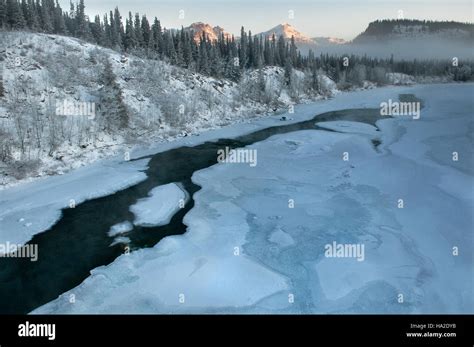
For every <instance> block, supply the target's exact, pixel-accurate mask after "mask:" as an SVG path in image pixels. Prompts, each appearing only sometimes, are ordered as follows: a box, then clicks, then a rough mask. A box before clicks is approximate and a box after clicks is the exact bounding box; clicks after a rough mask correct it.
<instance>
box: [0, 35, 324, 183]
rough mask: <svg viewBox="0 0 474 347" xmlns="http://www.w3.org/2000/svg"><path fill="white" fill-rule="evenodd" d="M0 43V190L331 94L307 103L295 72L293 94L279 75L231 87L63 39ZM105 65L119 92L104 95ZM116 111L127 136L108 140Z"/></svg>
mask: <svg viewBox="0 0 474 347" xmlns="http://www.w3.org/2000/svg"><path fill="white" fill-rule="evenodd" d="M0 35H1V40H0V57H1V58H0V59H1V63H2V64H3V65H2V66H3V86H4V89H5V95H4V97H0V186H2V185H7V184H12V183H15V182H18V181H21V180H25V179H28V178H32V177H39V176H45V175H51V174H57V173H63V172H65V171H67V170H69V169H72V168H76V167H80V166H82V165H84V164H86V163H90V162H93V161H95V160H97V159H99V158H102V157H106V156H111V155H115V154H120V153H124V156H126V155H127V154H126V153H127V152H128V151H130V149H131V148H132V147H134V146H137V145H140V146H144V145H147V144H149V143H154V142H159V141H168V140H172V139H174V138H176V137H179V136H186V134H190V133H195V132H200V131H203V130H206V129H211V128H216V127H220V126H223V125H226V124H230V123H234V122H242V121H247V120H249V119H250V118H253V117H256V116H259V115H264V114H267V113H271V112H274V111H276V110H278V109H287V108H288V107H289V105H292V104H294V103H295V102H302V101H304V100H308V99H313V98H318V97H321V95H320V94H325V95H331V94H332V92H333V90H325V89H324V88H322V89H321V90H320V94H314V93H310V92H309V90H308V88H305V83H306V82H305V75H304V74H303V73H299V72H298V71H296V70H295V71H294V72H293V75H294V78H293V79H292V80H293V81H294V83H293V86H292V87H291V88H289V87H288V86H287V85H286V83H285V77H284V71H283V69H281V68H278V67H267V68H264V69H263V70H262V73H257V72H255V71H248V72H244V75H243V76H242V78H241V81H240V82H239V83H235V82H232V81H229V80H225V79H216V78H212V77H206V76H203V75H200V74H197V73H194V72H192V71H190V70H185V69H182V68H179V67H175V66H171V65H169V64H167V63H166V62H163V61H157V60H147V59H142V58H138V57H134V56H122V55H120V54H119V53H118V52H116V51H113V50H110V49H106V48H101V47H99V46H96V45H93V44H89V43H86V42H83V41H81V40H78V39H74V38H70V37H63V36H55V35H45V34H32V33H21V32H13V33H12V32H2V33H0ZM108 63H110V65H111V68H112V74H113V76H112V78H113V79H114V81H115V83H116V86H115V84H114V83H113V82H114V81H112V82H110V81H109V84H110V83H112V85H111V87H110V86H109V87H108V86H107V85H105V82H104V80H106V78H107V76H106V73H107V71H106V65H107V64H108ZM110 74H111V73H109V75H110ZM259 76H263V78H264V80H262V79H261V78H259ZM319 78H320V79H323V80H324V81H326V80H327V77H325V76H320V77H319ZM109 79H110V76H109ZM295 86H299V87H297V88H298V90H295V88H296V87H295ZM328 86H329V87H331V88H332V87H333V85H331V84H328ZM323 87H324V86H323ZM107 88H108V89H111V91H107ZM114 88H115V89H114ZM116 89H118V91H117V90H116ZM290 89H291V90H290ZM111 92H112V94H113V93H115V94H114V95H112V96H111V95H109V94H110V93H111ZM122 103H123V107H124V108H125V109H126V112H127V114H128V122H127V126H126V128H125V129H120V130H117V131H114V130H113V129H112V130H111V129H110V128H111V119H110V117H111V116H110V114H111V113H113V111H115V108H117V107H118V106H117V104H122ZM64 104H69V105H71V104H72V105H74V104H81V105H82V104H86V106H88V107H89V108H90V111H94V112H91V113H90V114H89V113H88V114H85V115H84V114H81V115H79V114H71V113H60V112H59V114H58V106H61V107H62V105H64ZM73 113H74V112H73ZM65 114H67V115H65Z"/></svg>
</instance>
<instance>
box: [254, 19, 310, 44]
mask: <svg viewBox="0 0 474 347" xmlns="http://www.w3.org/2000/svg"><path fill="white" fill-rule="evenodd" d="M258 35H259V36H263V37H268V38H271V37H272V36H273V35H275V37H276V38H278V37H279V36H280V35H281V36H283V38H284V39H285V40H291V38H292V37H294V38H295V43H296V45H297V46H298V44H300V45H301V44H305V45H314V44H315V42H314V41H313V40H312V39H311V38H310V37H308V36H306V35H304V34H302V33H301V32H299V31H298V30H296V28H295V27H293V26H292V25H291V24H288V23H283V24H279V25H277V26H276V27H274V28H272V29H270V30H268V31H265V32H263V33H260V34H258Z"/></svg>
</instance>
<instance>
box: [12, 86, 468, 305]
mask: <svg viewBox="0 0 474 347" xmlns="http://www.w3.org/2000/svg"><path fill="white" fill-rule="evenodd" d="M401 93H413V94H415V95H416V96H417V97H419V98H421V99H423V100H424V102H425V108H424V109H423V111H422V115H421V119H420V120H413V119H390V120H383V121H379V122H378V123H377V126H378V127H379V129H380V130H381V132H379V133H378V134H375V133H374V132H373V129H369V128H368V127H365V126H359V125H357V126H354V124H350V123H349V124H348V123H341V122H338V123H333V124H331V123H329V124H328V123H326V124H324V126H325V127H327V128H331V129H336V130H341V127H342V128H343V130H344V133H331V132H326V131H318V130H308V131H299V132H294V133H289V134H284V135H277V136H273V137H271V138H270V139H268V140H266V141H263V142H260V143H257V144H254V145H252V146H250V147H251V149H254V150H257V153H258V165H257V166H256V167H250V166H249V165H245V164H241V165H238V164H218V165H215V166H212V167H210V168H208V169H205V170H202V171H199V172H197V173H196V174H195V175H194V177H193V181H194V182H195V183H197V184H199V185H200V186H202V190H201V191H199V192H198V193H197V194H195V196H194V199H195V207H194V208H193V209H192V210H191V212H190V213H188V214H187V215H186V217H185V223H186V224H187V225H188V232H187V233H186V234H184V235H182V236H172V237H167V238H165V239H163V240H162V241H161V242H159V243H158V244H157V245H156V246H155V247H153V248H150V249H141V250H138V251H135V252H132V253H131V254H129V255H122V256H121V257H119V258H117V259H116V260H115V261H114V262H113V263H112V264H110V265H108V266H104V267H100V268H97V269H95V270H93V271H92V275H91V276H90V277H89V278H88V279H86V280H85V281H84V282H83V283H82V284H81V285H79V286H78V287H76V288H74V289H72V290H71V291H69V292H67V293H65V294H64V295H62V296H60V297H59V298H58V299H57V300H55V301H53V302H51V303H49V304H47V305H45V306H43V307H41V308H39V309H37V310H35V312H34V313H167V312H210V313H212V312H250V313H251V312H278V313H280V312H299V313H324V312H350V313H371V312H380V313H401V312H406V313H414V312H418V313H434V312H436V313H460V312H469V313H472V312H474V308H473V301H472V300H473V299H472V297H473V283H472V281H471V280H470V279H471V278H472V271H473V268H472V259H473V249H472V242H473V233H472V230H473V228H472V226H473V225H472V211H473V207H474V205H473V187H474V181H473V174H474V173H473V152H472V148H473V144H472V129H473V128H472V126H473V118H472V94H473V85H472V84H470V85H425V86H415V87H412V88H382V89H377V90H372V91H365V92H357V93H350V94H343V95H340V96H338V97H337V98H335V99H333V100H330V101H327V102H321V103H316V104H314V105H302V106H300V107H298V108H296V112H295V114H293V115H291V117H292V118H294V120H293V121H294V122H296V121H301V120H304V119H309V118H311V117H313V116H314V115H315V114H317V113H322V112H326V111H331V110H336V109H348V108H370V107H372V108H373V107H379V105H380V102H382V101H387V100H388V99H396V98H397V97H398V94H401ZM277 123H279V121H278V120H276V119H275V118H269V119H261V120H258V121H256V122H255V123H253V124H246V125H241V126H236V127H229V128H226V129H223V130H221V131H217V132H213V133H206V134H204V135H202V136H201V137H199V138H189V139H184V140H182V141H188V143H187V144H188V145H190V144H196V143H198V142H202V141H204V140H209V139H211V138H213V137H214V138H215V137H232V136H236V135H237V134H241V133H247V132H249V131H252V130H256V129H260V128H264V127H268V126H271V125H275V124H277ZM361 133H362V134H361ZM374 136H377V137H378V138H380V139H381V141H382V144H381V145H380V146H378V148H377V149H376V148H374V146H373V144H372V142H371V139H373V138H374ZM181 144H184V143H183V142H181ZM168 146H169V145H168ZM161 150H165V148H155V149H153V150H151V151H149V152H148V153H153V151H155V152H158V151H161ZM454 152H456V153H457V159H458V160H453V158H454V157H453V156H454V154H453V153H454ZM141 154H143V153H140V154H137V155H141ZM346 154H347V155H346ZM344 158H347V159H348V160H347V161H346V160H344ZM13 196H14V194H13ZM26 211H27V209H25V212H26ZM334 242H335V243H337V244H342V245H344V244H354V245H359V246H362V245H363V246H364V247H363V249H364V254H363V258H359V259H356V258H354V257H347V256H346V257H342V258H341V257H328V256H327V253H326V252H325V250H326V247H327V245H332V244H334ZM361 259H362V260H361ZM359 260H361V261H359ZM71 294H74V295H75V302H74V303H70V300H69V298H70V295H71Z"/></svg>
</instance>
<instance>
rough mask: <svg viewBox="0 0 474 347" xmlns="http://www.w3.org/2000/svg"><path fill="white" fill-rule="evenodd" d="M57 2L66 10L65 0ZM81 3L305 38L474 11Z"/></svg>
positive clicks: (457, 2) (462, 7)
mask: <svg viewBox="0 0 474 347" xmlns="http://www.w3.org/2000/svg"><path fill="white" fill-rule="evenodd" d="M73 1H74V2H75V0H73ZM59 2H60V3H61V6H62V7H63V9H64V10H69V0H60V1H59ZM85 4H86V13H87V14H88V15H89V16H93V15H95V14H100V15H101V16H102V15H103V14H104V13H106V12H108V11H109V10H110V9H113V8H115V6H118V7H119V9H120V12H121V14H122V16H125V15H126V14H127V13H128V11H132V12H133V13H135V12H140V14H146V15H147V17H148V18H149V19H152V18H153V17H155V16H156V17H158V19H159V20H160V21H161V23H162V25H163V26H164V27H167V28H175V27H178V28H179V27H181V25H183V26H188V25H189V24H191V23H193V22H205V23H209V24H211V25H213V26H216V25H219V26H221V27H223V28H224V29H225V30H226V31H229V32H231V33H233V34H238V33H239V32H240V27H241V26H242V25H243V26H244V27H245V28H246V30H252V32H253V33H258V32H262V31H267V30H268V29H270V28H272V27H274V26H276V25H277V24H280V23H284V22H288V23H290V24H291V25H293V26H294V27H295V28H296V29H297V30H299V31H301V32H302V33H303V34H306V35H308V36H310V37H315V36H332V37H340V38H343V39H346V40H350V39H353V38H354V37H355V36H356V35H358V34H359V33H361V32H362V31H364V30H365V28H366V27H367V24H368V23H369V22H371V21H374V20H376V19H384V18H397V17H398V14H399V11H402V14H403V16H404V17H405V18H410V19H412V18H416V19H433V20H456V21H462V22H472V21H473V16H474V13H473V5H472V0H398V1H392V0H294V1H282V0H238V1H236V0H85ZM181 10H182V11H184V18H183V19H181V18H180V16H179V14H180V11H181ZM181 13H183V12H181Z"/></svg>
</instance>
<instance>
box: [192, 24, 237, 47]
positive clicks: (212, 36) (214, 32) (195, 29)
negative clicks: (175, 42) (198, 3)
mask: <svg viewBox="0 0 474 347" xmlns="http://www.w3.org/2000/svg"><path fill="white" fill-rule="evenodd" d="M185 30H188V31H190V32H192V33H193V35H194V40H195V41H196V42H199V40H200V39H201V37H202V35H203V34H205V35H206V37H207V38H209V40H211V41H217V40H218V38H219V36H220V35H221V34H224V37H225V38H230V37H232V34H230V33H228V32H226V31H225V30H224V29H223V28H221V27H220V26H215V27H213V26H211V25H209V24H207V23H203V22H195V23H192V24H191V25H190V26H188V27H186V28H185Z"/></svg>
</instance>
